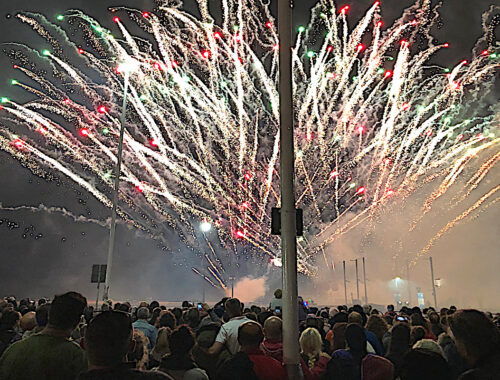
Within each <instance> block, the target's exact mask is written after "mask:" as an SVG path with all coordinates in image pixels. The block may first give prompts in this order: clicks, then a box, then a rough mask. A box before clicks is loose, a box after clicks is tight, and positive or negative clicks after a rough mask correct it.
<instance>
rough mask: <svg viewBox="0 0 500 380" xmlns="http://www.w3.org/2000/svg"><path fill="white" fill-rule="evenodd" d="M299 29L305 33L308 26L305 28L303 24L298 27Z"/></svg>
mask: <svg viewBox="0 0 500 380" xmlns="http://www.w3.org/2000/svg"><path fill="white" fill-rule="evenodd" d="M297 30H298V31H299V33H303V32H305V30H306V28H305V27H303V26H299V27H298V28H297Z"/></svg>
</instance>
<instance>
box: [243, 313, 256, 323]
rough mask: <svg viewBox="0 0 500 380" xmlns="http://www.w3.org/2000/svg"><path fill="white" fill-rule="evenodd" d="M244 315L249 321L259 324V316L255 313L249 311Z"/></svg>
mask: <svg viewBox="0 0 500 380" xmlns="http://www.w3.org/2000/svg"><path fill="white" fill-rule="evenodd" d="M244 315H245V317H247V318H248V319H251V320H252V321H255V322H258V320H257V314H255V313H254V312H252V311H249V312H248V313H245V314H244Z"/></svg>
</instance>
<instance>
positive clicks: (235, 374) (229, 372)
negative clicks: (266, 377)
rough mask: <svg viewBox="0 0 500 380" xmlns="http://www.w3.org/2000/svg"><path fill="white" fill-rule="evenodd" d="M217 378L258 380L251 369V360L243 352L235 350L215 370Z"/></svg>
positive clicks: (220, 379)
mask: <svg viewBox="0 0 500 380" xmlns="http://www.w3.org/2000/svg"><path fill="white" fill-rule="evenodd" d="M216 378H217V380H259V378H258V377H257V375H256V374H255V372H254V370H253V362H252V361H251V360H250V358H249V357H248V355H247V354H245V353H244V352H237V353H236V355H234V356H233V358H232V359H231V360H229V361H227V362H226V363H224V364H223V365H222V366H221V367H220V368H219V370H218V371H217V377H216Z"/></svg>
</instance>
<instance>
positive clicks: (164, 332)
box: [152, 327, 172, 357]
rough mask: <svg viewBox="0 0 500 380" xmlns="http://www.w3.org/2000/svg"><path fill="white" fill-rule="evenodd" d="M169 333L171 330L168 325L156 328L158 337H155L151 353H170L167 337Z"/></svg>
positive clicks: (161, 354)
mask: <svg viewBox="0 0 500 380" xmlns="http://www.w3.org/2000/svg"><path fill="white" fill-rule="evenodd" d="M171 333H172V331H171V330H170V329H169V328H168V327H160V328H159V329H158V337H157V338H156V344H155V346H154V348H153V351H152V353H154V354H157V355H159V356H160V357H161V356H164V355H166V354H169V353H170V343H169V338H170V335H171Z"/></svg>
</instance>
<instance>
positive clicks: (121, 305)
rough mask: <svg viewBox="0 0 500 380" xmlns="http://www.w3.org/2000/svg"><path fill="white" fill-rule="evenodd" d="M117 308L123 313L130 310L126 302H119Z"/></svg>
mask: <svg viewBox="0 0 500 380" xmlns="http://www.w3.org/2000/svg"><path fill="white" fill-rule="evenodd" d="M117 310H120V311H123V312H125V313H129V312H130V305H127V304H126V303H122V304H120V306H118V308H117Z"/></svg>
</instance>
